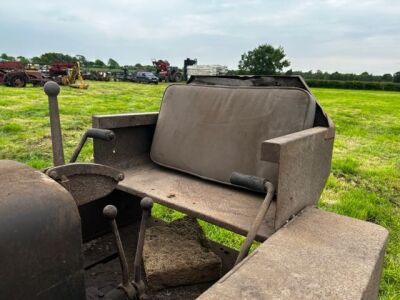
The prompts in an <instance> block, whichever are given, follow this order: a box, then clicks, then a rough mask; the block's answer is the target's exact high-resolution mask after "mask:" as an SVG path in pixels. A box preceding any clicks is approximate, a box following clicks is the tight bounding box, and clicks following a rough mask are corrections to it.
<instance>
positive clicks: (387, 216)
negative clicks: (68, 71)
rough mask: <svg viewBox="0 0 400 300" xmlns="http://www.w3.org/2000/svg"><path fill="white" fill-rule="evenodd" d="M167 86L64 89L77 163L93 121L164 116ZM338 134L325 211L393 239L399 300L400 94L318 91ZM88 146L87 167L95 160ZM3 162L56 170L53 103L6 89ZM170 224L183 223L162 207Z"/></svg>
mask: <svg viewBox="0 0 400 300" xmlns="http://www.w3.org/2000/svg"><path fill="white" fill-rule="evenodd" d="M164 89H165V85H158V86H154V85H138V84H133V83H112V82H111V83H101V82H90V88H89V90H76V89H72V88H68V87H66V88H62V91H61V95H60V98H59V101H60V110H61V122H62V127H63V130H64V142H65V148H66V149H65V151H66V157H70V155H71V153H72V151H73V149H74V147H75V145H76V143H77V142H78V140H79V138H80V136H81V134H82V133H83V132H84V130H85V129H87V128H89V127H90V122H91V115H93V114H110V113H123V112H144V111H157V110H158V107H159V105H160V98H161V96H162V93H163V91H164ZM313 92H314V94H315V95H316V97H317V98H318V99H319V101H320V103H321V104H322V106H323V107H324V109H325V110H326V111H327V112H328V114H329V115H330V116H331V118H332V119H333V120H334V122H335V123H336V126H337V137H336V140H335V149H334V158H333V165H332V175H331V176H330V178H329V181H328V184H327V187H326V189H325V191H324V193H323V195H322V199H321V201H320V207H321V208H322V209H324V210H329V211H334V212H337V213H339V214H343V215H348V216H352V217H355V218H358V219H362V220H368V221H371V222H374V223H377V224H381V225H383V226H384V227H386V228H387V229H388V230H389V231H390V241H389V245H388V248H387V254H386V257H385V269H384V276H383V279H382V283H381V293H380V295H381V299H400V155H399V154H400V92H380V91H379V92H378V91H355V90H337V89H313ZM91 151H92V150H91V145H90V144H89V145H87V146H86V147H85V149H84V151H83V153H82V156H81V160H91V159H92V155H91ZM0 159H14V160H18V161H20V162H24V163H27V164H28V165H30V166H32V167H35V168H38V169H40V168H44V167H46V166H49V165H50V164H51V145H50V135H49V121H48V113H47V100H46V97H45V95H44V93H43V91H42V89H40V88H33V87H27V88H25V89H13V88H7V87H4V86H0ZM155 213H156V214H157V215H158V216H161V217H163V218H165V219H173V218H176V217H179V214H178V213H176V212H173V211H171V210H169V209H165V208H161V207H157V209H156V211H155ZM202 225H203V227H204V229H205V231H206V233H207V235H208V236H209V237H210V238H212V239H215V240H218V241H221V242H224V243H225V244H227V245H230V246H232V247H235V248H238V246H239V244H240V241H241V240H242V238H241V237H239V236H237V235H234V234H231V233H228V232H226V231H223V230H221V229H219V228H216V227H215V226H212V225H209V224H206V223H202Z"/></svg>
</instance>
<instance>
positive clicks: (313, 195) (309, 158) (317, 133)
mask: <svg viewBox="0 0 400 300" xmlns="http://www.w3.org/2000/svg"><path fill="white" fill-rule="evenodd" d="M328 131H329V129H328V128H325V127H314V128H310V129H306V130H303V131H300V132H296V133H293V134H288V135H285V136H282V137H278V138H275V139H271V140H268V141H265V142H264V143H263V144H262V152H261V153H262V154H261V159H262V160H267V161H273V162H277V163H278V164H279V168H278V169H279V175H278V187H277V208H276V218H275V228H276V229H278V228H280V227H281V226H282V225H284V224H285V222H286V221H287V220H288V219H290V217H291V216H292V215H295V214H296V213H297V212H299V211H300V210H301V209H303V208H304V207H306V206H308V205H314V204H316V203H317V202H318V199H319V197H320V195H321V193H322V190H323V189H324V187H325V183H326V181H327V179H328V177H329V173H330V168H331V160H332V150H333V139H326V138H325V136H326V134H327V132H328Z"/></svg>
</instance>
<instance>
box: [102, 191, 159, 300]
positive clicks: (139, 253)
mask: <svg viewBox="0 0 400 300" xmlns="http://www.w3.org/2000/svg"><path fill="white" fill-rule="evenodd" d="M140 206H141V208H142V219H141V222H140V230H139V238H138V242H137V248H136V255H135V261H134V265H133V281H131V278H130V271H129V266H128V263H127V260H126V256H125V251H124V248H123V246H122V242H121V237H120V235H119V231H118V227H117V222H116V221H115V218H116V216H117V213H118V210H117V208H116V207H115V206H114V205H107V206H105V207H104V209H103V215H104V216H105V217H106V218H107V219H108V220H109V222H110V225H111V228H112V232H113V235H114V239H115V243H116V245H117V250H118V256H119V261H120V264H121V270H122V284H121V285H120V288H121V289H123V290H124V292H125V294H126V296H127V297H128V299H140V298H141V297H142V296H143V295H144V292H145V284H144V281H143V279H142V276H141V275H142V274H141V273H142V270H141V265H142V260H143V246H144V238H145V234H146V227H147V222H148V220H149V218H150V217H151V209H152V207H153V200H152V199H151V198H149V197H144V198H143V199H142V200H141V201H140Z"/></svg>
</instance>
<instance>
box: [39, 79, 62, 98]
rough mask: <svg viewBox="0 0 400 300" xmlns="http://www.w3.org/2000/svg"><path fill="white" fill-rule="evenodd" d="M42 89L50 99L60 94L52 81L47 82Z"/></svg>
mask: <svg viewBox="0 0 400 300" xmlns="http://www.w3.org/2000/svg"><path fill="white" fill-rule="evenodd" d="M43 89H44V92H45V93H46V94H47V96H50V97H51V96H53V97H54V96H57V95H58V94H59V93H60V86H59V85H58V84H57V82H54V81H47V82H46V84H45V85H44V88H43Z"/></svg>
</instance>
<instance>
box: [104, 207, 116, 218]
mask: <svg viewBox="0 0 400 300" xmlns="http://www.w3.org/2000/svg"><path fill="white" fill-rule="evenodd" d="M117 213H118V210H117V208H116V207H115V206H114V205H107V206H105V207H104V208H103V216H104V217H106V218H107V219H110V220H114V219H115V217H116V216H117Z"/></svg>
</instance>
